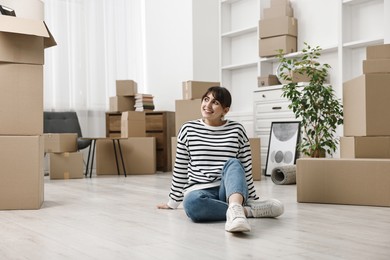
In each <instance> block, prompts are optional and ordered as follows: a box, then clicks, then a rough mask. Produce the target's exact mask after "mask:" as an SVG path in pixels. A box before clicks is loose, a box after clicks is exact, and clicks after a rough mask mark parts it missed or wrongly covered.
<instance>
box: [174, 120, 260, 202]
mask: <svg viewBox="0 0 390 260" xmlns="http://www.w3.org/2000/svg"><path fill="white" fill-rule="evenodd" d="M230 158H237V159H239V160H240V161H241V163H242V165H243V166H244V169H245V175H246V182H247V185H248V191H249V198H248V199H258V197H257V195H256V191H255V188H254V185H253V177H252V157H251V150H250V145H249V140H248V137H247V135H246V132H245V129H244V127H243V126H242V125H241V124H240V123H238V122H235V121H230V120H227V122H226V123H225V124H224V125H222V126H218V127H213V126H209V125H206V124H205V123H204V122H203V120H202V119H198V120H193V121H189V122H187V123H185V124H183V126H182V127H181V129H180V131H179V133H178V137H177V149H176V160H175V165H174V169H173V177H172V185H171V191H170V193H169V202H168V206H169V207H171V208H177V207H178V206H179V205H180V203H181V202H182V201H183V197H184V194H185V193H186V192H189V191H192V190H198V189H205V188H210V187H215V186H219V185H220V181H221V177H222V168H223V165H224V163H225V162H226V161H227V160H228V159H230Z"/></svg>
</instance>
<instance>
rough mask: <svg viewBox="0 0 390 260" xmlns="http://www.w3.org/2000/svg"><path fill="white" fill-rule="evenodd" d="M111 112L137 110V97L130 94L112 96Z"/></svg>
mask: <svg viewBox="0 0 390 260" xmlns="http://www.w3.org/2000/svg"><path fill="white" fill-rule="evenodd" d="M109 102H110V112H123V111H134V110H135V107H134V105H135V98H134V97H130V96H129V97H128V96H114V97H110V100H109Z"/></svg>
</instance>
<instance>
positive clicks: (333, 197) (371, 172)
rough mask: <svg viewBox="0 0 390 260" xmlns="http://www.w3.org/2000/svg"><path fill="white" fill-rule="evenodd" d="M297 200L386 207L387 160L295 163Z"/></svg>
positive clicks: (389, 201)
mask: <svg viewBox="0 0 390 260" xmlns="http://www.w3.org/2000/svg"><path fill="white" fill-rule="evenodd" d="M297 200H298V202H309V203H330V204H350V205H364V206H387V207H388V206H390V160H389V159H330V158H324V159H320V158H306V159H298V160H297Z"/></svg>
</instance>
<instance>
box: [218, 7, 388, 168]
mask: <svg viewBox="0 0 390 260" xmlns="http://www.w3.org/2000/svg"><path fill="white" fill-rule="evenodd" d="M290 2H291V5H292V7H293V9H294V17H295V18H296V19H297V20H298V50H301V49H302V47H303V42H307V43H309V44H310V45H318V46H321V48H322V49H323V51H322V55H321V62H323V63H328V64H329V65H330V66H331V67H332V69H331V71H330V77H329V79H330V80H329V83H330V84H331V85H332V86H333V88H334V89H335V92H336V94H337V95H338V96H339V97H340V98H342V85H343V82H345V81H347V80H350V79H352V78H354V77H357V76H359V75H361V74H362V61H363V60H364V59H365V55H366V53H365V49H366V47H367V46H370V45H377V44H382V43H390V23H389V22H390V6H389V5H390V1H388V0H332V1H329V0H316V3H313V1H312V0H299V1H298V0H290ZM220 6H221V8H220V17H221V27H220V28H221V33H220V39H221V45H220V46H221V61H220V64H221V82H222V84H223V85H224V86H226V87H228V88H229V89H230V90H231V92H232V95H233V103H234V105H233V106H232V110H231V111H232V113H231V116H233V117H234V116H235V115H238V116H237V118H238V119H240V118H245V125H246V126H247V127H250V125H252V127H253V136H254V137H258V136H260V137H261V138H262V140H261V141H262V159H263V160H262V164H263V168H264V166H265V161H264V158H265V156H266V152H267V151H266V150H267V147H268V142H267V140H268V139H267V138H266V132H267V131H268V129H269V128H270V122H271V121H272V119H274V120H275V121H278V120H279V119H280V118H279V119H278V116H280V115H281V113H280V111H277V112H275V116H273V112H272V111H268V112H267V113H266V118H264V113H263V111H259V109H263V108H264V106H267V102H268V101H267V100H266V99H264V98H261V97H262V96H263V94H264V93H262V92H263V91H264V92H265V91H266V94H267V96H270V95H272V96H274V94H271V92H272V91H275V93H277V92H280V91H281V90H280V89H281V85H278V86H272V87H267V88H258V87H257V77H258V76H264V75H268V74H276V69H277V66H278V60H277V58H275V57H270V58H260V57H259V56H258V48H259V47H258V20H260V19H261V13H262V9H263V8H267V7H269V6H270V0H221V1H220ZM314 14H315V15H314ZM300 55H302V53H301V52H296V53H291V54H288V55H287V57H291V58H294V57H298V56H300ZM275 100H276V101H273V102H274V103H275V102H276V103H281V104H285V103H284V102H285V100H283V99H282V98H280V99H275ZM251 101H253V102H254V103H253V104H252V105H249V103H250V102H251ZM259 102H260V103H259ZM259 104H261V105H260V106H259ZM284 112H285V114H283V113H282V114H283V117H282V119H283V120H284V119H286V118H289V116H290V114H289V113H288V112H287V111H284ZM276 113H279V114H276ZM250 114H251V115H252V120H253V121H252V122H250V120H248V116H249V115H250ZM284 115H288V116H286V117H284ZM265 119H266V120H265ZM291 120H294V118H291ZM258 122H268V123H269V128H268V127H267V126H266V125H264V123H262V125H261V127H259V123H258ZM268 123H267V124H268ZM342 133H343V131H342V128H340V129H339V131H338V134H339V135H342ZM334 156H335V157H337V156H338V153H336V154H335V155H334Z"/></svg>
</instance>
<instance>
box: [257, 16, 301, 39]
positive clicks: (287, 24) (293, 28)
mask: <svg viewBox="0 0 390 260" xmlns="http://www.w3.org/2000/svg"><path fill="white" fill-rule="evenodd" d="M282 35H290V36H295V37H296V36H297V35H298V21H297V19H295V18H294V17H289V16H280V17H275V18H269V19H261V20H260V21H259V37H260V39H263V38H269V37H275V36H282Z"/></svg>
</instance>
